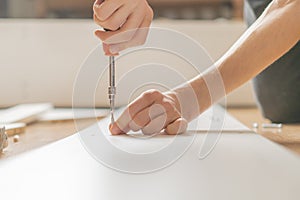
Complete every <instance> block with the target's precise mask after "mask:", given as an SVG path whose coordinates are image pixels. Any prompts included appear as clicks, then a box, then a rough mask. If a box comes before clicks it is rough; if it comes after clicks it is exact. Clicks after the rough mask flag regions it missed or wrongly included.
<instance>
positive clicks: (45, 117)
mask: <svg viewBox="0 0 300 200" xmlns="http://www.w3.org/2000/svg"><path fill="white" fill-rule="evenodd" d="M74 113H75V116H74ZM108 113H109V109H90V108H74V109H72V108H54V109H51V110H49V111H47V112H46V113H44V114H41V115H40V116H39V118H38V120H39V121H61V120H72V119H88V118H97V117H105V116H106V115H107V114H108Z"/></svg>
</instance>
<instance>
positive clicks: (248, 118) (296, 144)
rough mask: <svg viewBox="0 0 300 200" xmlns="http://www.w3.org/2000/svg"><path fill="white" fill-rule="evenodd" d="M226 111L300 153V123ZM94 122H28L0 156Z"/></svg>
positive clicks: (253, 112) (256, 113) (253, 110)
mask: <svg viewBox="0 0 300 200" xmlns="http://www.w3.org/2000/svg"><path fill="white" fill-rule="evenodd" d="M228 111H229V113H230V114H231V115H233V116H234V117H236V118H237V119H238V120H240V121H241V122H242V123H244V124H245V125H246V126H248V127H249V128H250V129H253V127H252V124H253V123H255V122H256V123H258V124H259V125H260V126H259V128H258V129H253V130H254V131H256V132H257V133H259V134H261V135H262V136H264V137H266V138H268V139H270V140H272V141H274V142H276V143H279V144H281V145H283V146H285V147H286V148H288V149H290V150H291V151H293V152H295V153H297V154H299V155H300V124H289V125H286V124H284V125H283V128H282V129H263V128H261V123H269V121H268V120H266V119H264V118H263V117H262V115H261V114H260V112H259V110H258V109H256V108H231V109H228ZM95 122H96V120H95V119H89V120H78V121H76V125H75V123H74V121H61V122H46V123H45V122H44V123H34V124H31V125H29V126H27V128H26V132H25V133H23V134H20V135H19V138H17V140H18V141H17V142H16V138H15V141H14V138H13V137H10V138H9V146H8V148H6V149H5V150H4V151H3V152H2V154H0V158H7V157H10V156H14V155H18V154H20V153H23V152H26V151H30V150H32V149H35V148H38V147H41V146H44V145H46V144H50V143H52V142H55V141H58V140H60V139H62V138H65V137H67V136H70V135H72V134H74V133H76V132H78V130H81V129H83V128H85V127H87V126H89V125H91V124H93V123H95Z"/></svg>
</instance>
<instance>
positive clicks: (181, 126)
mask: <svg viewBox="0 0 300 200" xmlns="http://www.w3.org/2000/svg"><path fill="white" fill-rule="evenodd" d="M187 127H188V122H187V121H186V120H185V119H184V118H178V119H176V120H175V121H174V122H172V123H171V124H169V125H168V126H167V127H166V128H165V132H166V133H167V134H170V135H176V134H181V133H184V132H185V131H186V129H187Z"/></svg>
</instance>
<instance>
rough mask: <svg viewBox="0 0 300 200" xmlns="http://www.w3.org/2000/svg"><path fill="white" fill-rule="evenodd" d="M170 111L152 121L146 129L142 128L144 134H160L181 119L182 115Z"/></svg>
mask: <svg viewBox="0 0 300 200" xmlns="http://www.w3.org/2000/svg"><path fill="white" fill-rule="evenodd" d="M168 111H169V112H168ZM168 111H167V112H164V113H163V114H161V115H159V116H158V117H156V118H154V119H152V120H151V121H150V122H149V123H148V124H147V125H146V126H145V127H144V128H142V132H143V133H144V134H154V133H158V132H160V131H161V130H163V129H165V127H167V126H168V125H169V124H171V123H173V122H174V121H176V120H177V119H179V118H180V114H179V113H178V112H176V111H175V110H173V111H170V110H168Z"/></svg>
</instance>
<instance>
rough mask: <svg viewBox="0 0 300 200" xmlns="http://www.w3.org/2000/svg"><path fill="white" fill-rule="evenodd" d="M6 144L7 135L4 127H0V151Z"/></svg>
mask: <svg viewBox="0 0 300 200" xmlns="http://www.w3.org/2000/svg"><path fill="white" fill-rule="evenodd" d="M7 146H8V141H7V135H6V133H5V127H4V126H3V127H0V153H1V152H2V151H3V149H5V148H6V147H7Z"/></svg>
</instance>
